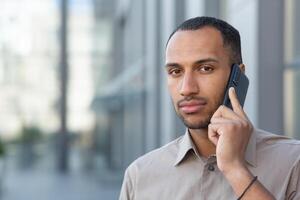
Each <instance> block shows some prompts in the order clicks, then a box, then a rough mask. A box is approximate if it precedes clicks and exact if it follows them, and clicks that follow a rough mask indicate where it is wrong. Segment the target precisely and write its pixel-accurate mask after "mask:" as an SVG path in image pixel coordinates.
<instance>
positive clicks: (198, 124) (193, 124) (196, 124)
mask: <svg viewBox="0 0 300 200" xmlns="http://www.w3.org/2000/svg"><path fill="white" fill-rule="evenodd" d="M179 117H180V119H181V120H182V122H183V123H184V125H185V126H186V127H187V128H189V129H207V128H208V125H209V123H210V117H206V118H205V119H199V118H198V120H195V119H189V117H183V116H182V115H180V116H179Z"/></svg>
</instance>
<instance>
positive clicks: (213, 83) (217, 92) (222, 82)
mask: <svg viewBox="0 0 300 200" xmlns="http://www.w3.org/2000/svg"><path fill="white" fill-rule="evenodd" d="M226 85H227V80H226V79H225V78H220V77H214V78H210V79H207V80H205V81H204V84H203V86H204V87H205V88H203V90H202V91H204V90H205V91H206V96H207V97H208V98H209V99H210V100H211V101H213V102H219V101H220V98H221V97H223V96H224V91H225V88H226Z"/></svg>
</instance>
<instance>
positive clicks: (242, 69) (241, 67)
mask: <svg viewBox="0 0 300 200" xmlns="http://www.w3.org/2000/svg"><path fill="white" fill-rule="evenodd" d="M239 67H240V70H241V71H242V72H243V73H245V65H244V64H243V63H242V64H240V65H239Z"/></svg>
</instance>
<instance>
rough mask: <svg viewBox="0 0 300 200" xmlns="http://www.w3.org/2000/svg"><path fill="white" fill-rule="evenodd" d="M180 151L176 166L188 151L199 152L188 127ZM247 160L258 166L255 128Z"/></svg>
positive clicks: (247, 152)
mask: <svg viewBox="0 0 300 200" xmlns="http://www.w3.org/2000/svg"><path fill="white" fill-rule="evenodd" d="M178 145H179V146H178V152H177V158H176V160H175V163H174V166H176V165H178V164H179V163H180V162H181V161H182V160H183V159H184V157H185V156H186V154H187V152H188V151H189V150H190V149H192V150H194V152H195V153H196V154H197V151H196V148H195V145H194V143H193V140H192V138H191V135H190V133H189V131H188V129H186V131H185V134H184V136H183V137H182V138H181V139H180V140H179V144H178ZM245 160H246V161H247V163H248V164H250V165H252V166H253V167H256V164H257V163H256V131H255V130H254V131H253V132H252V134H251V136H250V139H249V142H248V146H247V149H246V153H245Z"/></svg>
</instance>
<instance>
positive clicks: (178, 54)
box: [166, 27, 228, 62]
mask: <svg viewBox="0 0 300 200" xmlns="http://www.w3.org/2000/svg"><path fill="white" fill-rule="evenodd" d="M227 52H228V51H227V50H226V49H225V48H224V45H223V38H222V35H221V33H220V31H218V30H217V29H215V28H213V27H203V28H201V29H198V30H183V31H177V32H176V33H175V34H174V35H173V36H172V37H171V39H170V40H169V43H168V45H167V48H166V62H168V60H172V61H174V59H175V58H176V59H178V58H191V56H196V57H198V58H197V59H201V57H215V58H219V59H222V58H224V57H228V55H227V54H228V53H227Z"/></svg>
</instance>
